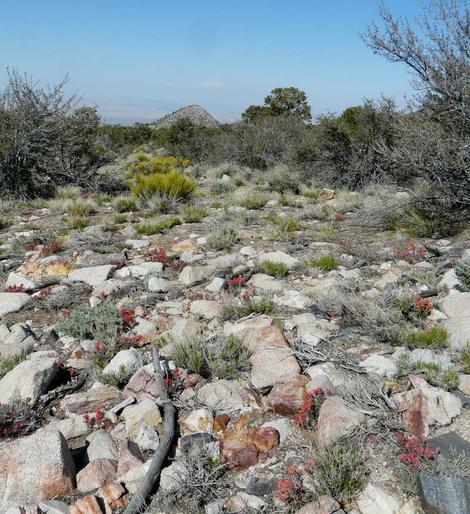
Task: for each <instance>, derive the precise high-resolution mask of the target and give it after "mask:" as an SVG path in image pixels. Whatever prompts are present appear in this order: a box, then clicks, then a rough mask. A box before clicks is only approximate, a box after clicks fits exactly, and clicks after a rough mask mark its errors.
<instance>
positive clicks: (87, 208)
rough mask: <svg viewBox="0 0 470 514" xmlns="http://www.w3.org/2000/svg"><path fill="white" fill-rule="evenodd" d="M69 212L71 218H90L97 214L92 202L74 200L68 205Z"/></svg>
mask: <svg viewBox="0 0 470 514" xmlns="http://www.w3.org/2000/svg"><path fill="white" fill-rule="evenodd" d="M67 212H68V214H70V215H71V216H90V215H91V214H93V213H94V212H96V208H95V206H94V205H93V204H92V203H90V202H78V201H76V200H74V201H72V202H70V203H68V204H67Z"/></svg>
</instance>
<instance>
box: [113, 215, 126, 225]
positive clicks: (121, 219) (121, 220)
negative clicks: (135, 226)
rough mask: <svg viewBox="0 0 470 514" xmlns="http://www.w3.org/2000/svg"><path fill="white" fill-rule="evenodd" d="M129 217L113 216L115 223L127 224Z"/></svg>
mask: <svg viewBox="0 0 470 514" xmlns="http://www.w3.org/2000/svg"><path fill="white" fill-rule="evenodd" d="M126 221H127V216H126V215H125V214H116V215H115V216H113V223H126Z"/></svg>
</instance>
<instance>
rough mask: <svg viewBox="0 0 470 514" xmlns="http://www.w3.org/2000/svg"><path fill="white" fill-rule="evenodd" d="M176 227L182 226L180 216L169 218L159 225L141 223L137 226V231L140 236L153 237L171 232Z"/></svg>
mask: <svg viewBox="0 0 470 514" xmlns="http://www.w3.org/2000/svg"><path fill="white" fill-rule="evenodd" d="M175 225H181V219H180V218H178V216H168V217H167V218H165V219H164V220H162V221H159V222H158V223H141V224H140V225H138V226H137V229H136V231H137V233H138V234H140V235H145V236H151V235H152V234H157V233H160V232H163V231H164V230H169V229H170V228H171V227H174V226H175Z"/></svg>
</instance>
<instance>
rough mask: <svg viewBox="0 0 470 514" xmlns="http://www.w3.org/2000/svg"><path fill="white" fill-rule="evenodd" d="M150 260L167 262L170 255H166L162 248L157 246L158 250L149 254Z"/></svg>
mask: <svg viewBox="0 0 470 514" xmlns="http://www.w3.org/2000/svg"><path fill="white" fill-rule="evenodd" d="M150 260H151V261H152V262H161V263H162V264H167V263H168V261H169V260H170V257H169V256H168V255H167V253H166V251H165V250H164V249H163V248H158V250H156V251H155V253H153V254H152V255H151V256H150Z"/></svg>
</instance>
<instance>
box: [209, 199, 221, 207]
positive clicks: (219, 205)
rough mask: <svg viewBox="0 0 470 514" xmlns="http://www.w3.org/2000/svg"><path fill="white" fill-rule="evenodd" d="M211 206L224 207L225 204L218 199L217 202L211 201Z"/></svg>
mask: <svg viewBox="0 0 470 514" xmlns="http://www.w3.org/2000/svg"><path fill="white" fill-rule="evenodd" d="M211 207H212V208H213V209H222V207H223V204H222V202H219V201H217V200H216V201H215V202H212V203H211Z"/></svg>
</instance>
